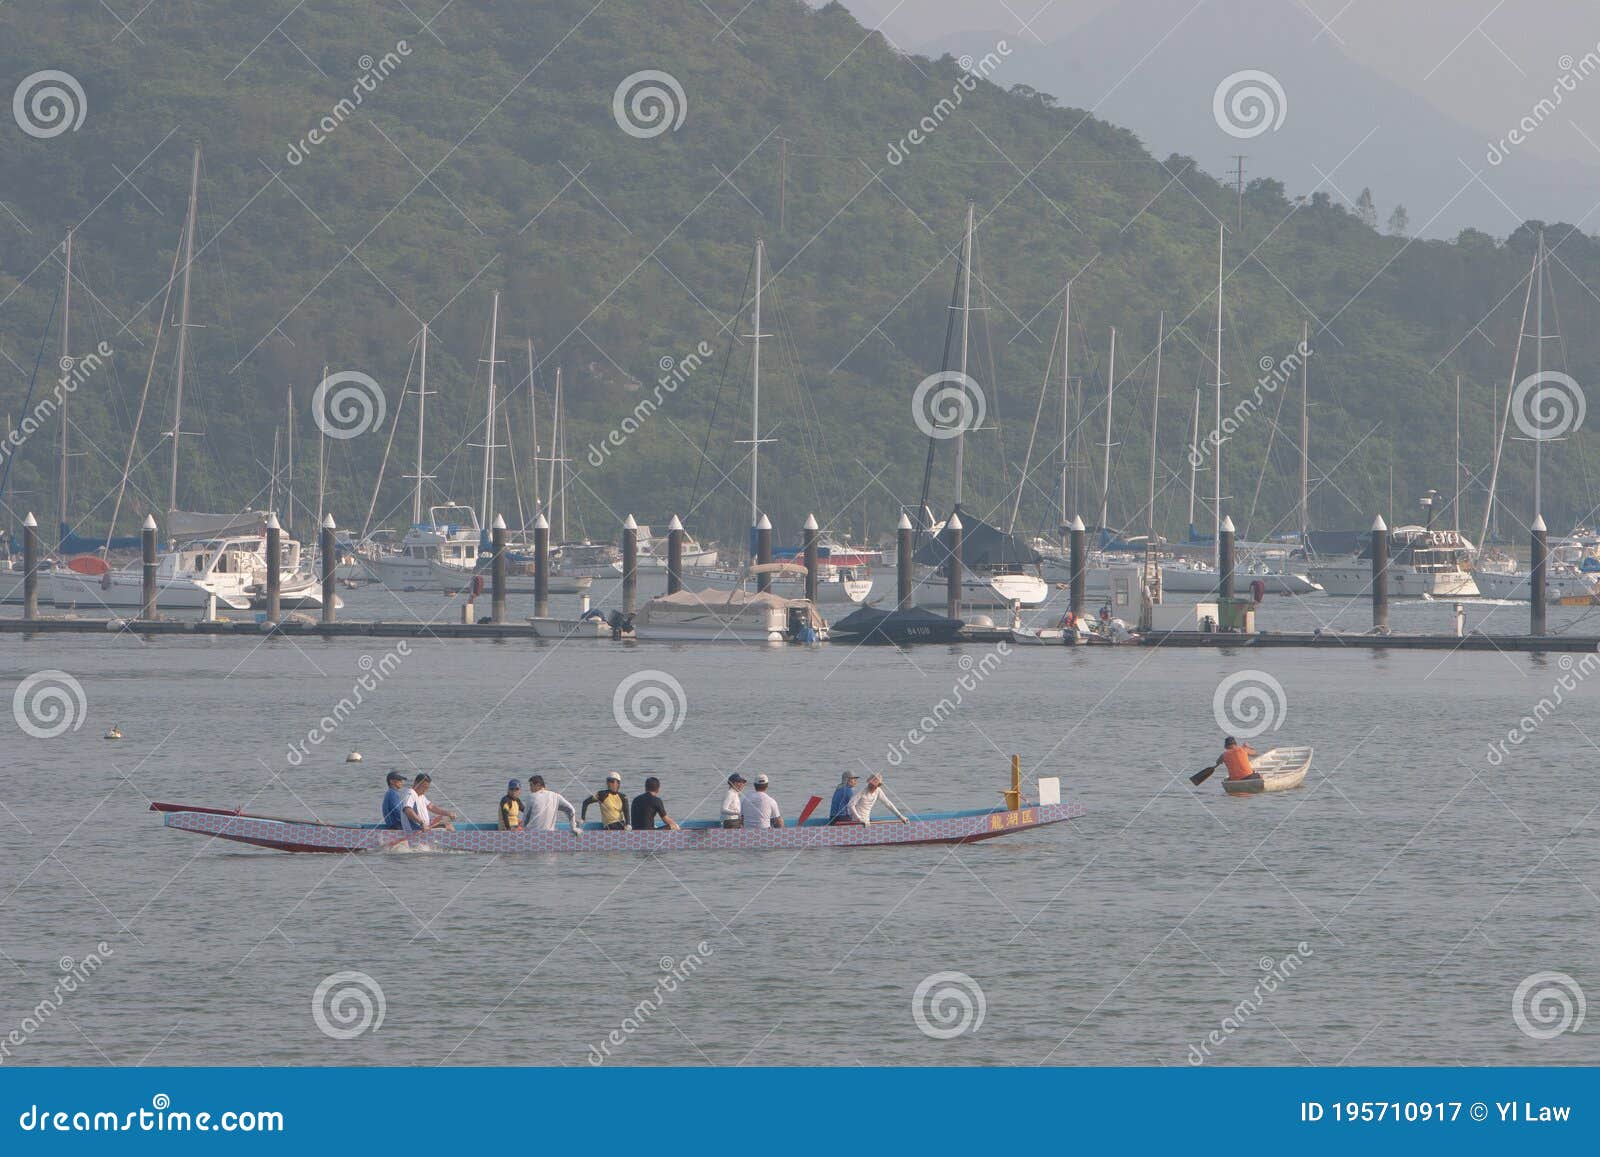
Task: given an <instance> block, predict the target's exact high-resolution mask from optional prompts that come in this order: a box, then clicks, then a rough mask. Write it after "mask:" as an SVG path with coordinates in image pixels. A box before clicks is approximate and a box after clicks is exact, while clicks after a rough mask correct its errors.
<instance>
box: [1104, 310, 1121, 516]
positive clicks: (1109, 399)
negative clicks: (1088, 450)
mask: <svg viewBox="0 0 1600 1157" xmlns="http://www.w3.org/2000/svg"><path fill="white" fill-rule="evenodd" d="M1116 394H1117V327H1116V326H1112V327H1111V357H1110V360H1109V361H1108V363H1107V367H1106V444H1105V456H1104V458H1103V459H1102V460H1101V465H1100V534H1101V541H1102V542H1104V541H1105V538H1104V536H1105V532H1106V526H1107V524H1108V522H1109V521H1110V512H1111V406H1112V403H1113V401H1114V400H1115V398H1116Z"/></svg>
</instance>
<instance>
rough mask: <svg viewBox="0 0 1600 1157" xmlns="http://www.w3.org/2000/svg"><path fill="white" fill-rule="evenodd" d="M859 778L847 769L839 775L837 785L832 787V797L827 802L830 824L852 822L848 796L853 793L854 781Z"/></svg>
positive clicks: (854, 789) (854, 788)
mask: <svg viewBox="0 0 1600 1157" xmlns="http://www.w3.org/2000/svg"><path fill="white" fill-rule="evenodd" d="M860 778H861V777H860V776H859V775H857V774H856V773H855V772H853V771H847V772H845V773H844V774H843V775H842V776H840V777H839V786H838V787H836V788H834V789H833V799H832V801H831V802H830V803H829V804H828V822H829V823H830V824H848V823H851V822H852V819H851V816H850V798H851V796H853V795H855V791H856V781H857V780H858V779H860Z"/></svg>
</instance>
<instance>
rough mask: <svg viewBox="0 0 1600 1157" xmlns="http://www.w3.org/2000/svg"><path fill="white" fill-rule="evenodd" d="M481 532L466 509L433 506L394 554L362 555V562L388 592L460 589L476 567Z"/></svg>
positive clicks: (468, 582)
mask: <svg viewBox="0 0 1600 1157" xmlns="http://www.w3.org/2000/svg"><path fill="white" fill-rule="evenodd" d="M481 535H482V531H481V530H480V528H479V526H478V515H477V512H476V511H474V510H473V509H472V507H470V506H456V505H453V504H451V505H445V506H433V507H429V509H428V521H427V522H419V523H416V524H414V525H413V526H412V527H411V529H410V530H409V531H407V532H406V536H405V538H404V539H402V540H401V543H400V549H399V550H398V551H396V552H394V553H387V552H385V553H372V554H363V555H362V561H363V562H365V563H366V564H367V566H368V567H369V568H370V569H371V570H372V573H373V574H375V575H377V577H378V581H379V582H381V583H382V584H383V585H384V586H386V587H388V588H389V589H390V590H439V589H442V590H460V589H462V588H463V587H464V586H467V585H470V584H471V582H472V576H473V573H474V572H475V571H476V570H477V567H478V542H479V539H480V537H481Z"/></svg>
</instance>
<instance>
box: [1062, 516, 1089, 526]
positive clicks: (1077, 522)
mask: <svg viewBox="0 0 1600 1157" xmlns="http://www.w3.org/2000/svg"><path fill="white" fill-rule="evenodd" d="M1067 529H1068V530H1087V529H1088V527H1086V526H1084V525H1083V515H1081V514H1074V515H1073V516H1072V525H1071V526H1069V527H1068V528H1067Z"/></svg>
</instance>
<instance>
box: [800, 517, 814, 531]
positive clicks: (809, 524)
mask: <svg viewBox="0 0 1600 1157" xmlns="http://www.w3.org/2000/svg"><path fill="white" fill-rule="evenodd" d="M801 529H802V530H816V529H817V516H816V515H815V514H808V515H806V524H805V526H803V527H801Z"/></svg>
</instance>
